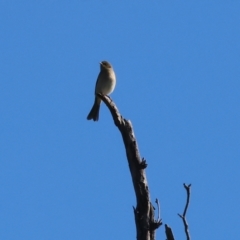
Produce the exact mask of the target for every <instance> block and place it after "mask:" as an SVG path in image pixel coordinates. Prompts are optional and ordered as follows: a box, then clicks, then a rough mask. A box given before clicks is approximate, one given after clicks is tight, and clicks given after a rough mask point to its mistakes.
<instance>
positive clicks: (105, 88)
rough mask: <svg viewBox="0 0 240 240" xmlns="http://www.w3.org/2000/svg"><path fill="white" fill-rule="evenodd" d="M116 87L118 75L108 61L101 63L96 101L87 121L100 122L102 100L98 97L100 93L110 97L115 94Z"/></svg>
mask: <svg viewBox="0 0 240 240" xmlns="http://www.w3.org/2000/svg"><path fill="white" fill-rule="evenodd" d="M115 86H116V75H115V72H114V70H113V67H112V65H111V64H110V63H109V62H108V61H102V62H100V73H99V74H98V77H97V81H96V86H95V100H94V104H93V107H92V109H91V110H90V112H89V114H88V116H87V120H91V119H92V120H93V121H98V119H99V110H100V104H101V99H100V98H99V97H98V96H97V94H98V93H100V94H102V95H108V94H110V93H112V92H113V90H114V88H115Z"/></svg>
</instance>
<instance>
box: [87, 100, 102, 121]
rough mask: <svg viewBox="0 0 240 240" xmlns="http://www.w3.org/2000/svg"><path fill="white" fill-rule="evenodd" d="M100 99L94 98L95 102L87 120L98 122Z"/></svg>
mask: <svg viewBox="0 0 240 240" xmlns="http://www.w3.org/2000/svg"><path fill="white" fill-rule="evenodd" d="M100 104H101V99H100V98H98V97H95V101H94V104H93V107H92V109H91V111H90V113H89V114H88V116H87V120H91V119H93V121H98V119H99V110H100Z"/></svg>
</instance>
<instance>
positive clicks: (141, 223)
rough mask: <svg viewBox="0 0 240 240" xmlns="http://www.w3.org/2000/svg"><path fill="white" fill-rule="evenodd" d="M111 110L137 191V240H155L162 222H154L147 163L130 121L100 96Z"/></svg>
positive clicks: (112, 103)
mask: <svg viewBox="0 0 240 240" xmlns="http://www.w3.org/2000/svg"><path fill="white" fill-rule="evenodd" d="M98 96H99V97H100V98H101V99H102V101H103V102H104V103H105V104H106V105H107V107H108V108H109V110H110V112H111V114H112V117H113V120H114V123H115V125H116V126H117V128H118V129H119V131H120V132H121V135H122V138H123V142H124V145H125V149H126V155H127V160H128V165H129V169H130V173H131V176H132V182H133V186H134V190H135V195H136V201H137V206H136V207H135V208H134V216H135V223H136V229H137V240H154V239H155V230H156V229H157V228H158V227H159V226H160V225H161V224H162V223H161V220H160V219H158V220H157V221H155V220H154V209H153V206H152V204H151V200H150V192H149V187H148V183H147V178H146V173H145V168H146V167H147V163H146V160H145V159H141V157H140V153H139V150H138V146H137V140H136V138H135V136H134V132H133V127H132V124H131V122H130V121H129V120H126V119H125V118H123V117H122V116H121V115H120V113H119V111H118V109H117V107H116V105H115V104H114V102H113V101H112V100H111V98H110V97H108V96H103V95H101V94H98Z"/></svg>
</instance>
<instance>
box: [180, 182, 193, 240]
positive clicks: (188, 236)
mask: <svg viewBox="0 0 240 240" xmlns="http://www.w3.org/2000/svg"><path fill="white" fill-rule="evenodd" d="M183 186H184V188H185V189H186V191H187V201H186V205H185V208H184V211H183V214H182V215H181V214H178V216H179V217H180V218H181V219H182V220H183V224H184V230H185V234H186V237H187V240H190V233H189V228H188V224H187V220H186V214H187V209H188V205H189V201H190V188H191V184H189V185H186V184H185V183H184V184H183Z"/></svg>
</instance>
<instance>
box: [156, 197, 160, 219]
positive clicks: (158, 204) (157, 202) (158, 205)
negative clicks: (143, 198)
mask: <svg viewBox="0 0 240 240" xmlns="http://www.w3.org/2000/svg"><path fill="white" fill-rule="evenodd" d="M155 203H156V204H157V207H158V218H157V222H160V203H159V201H158V199H157V198H156V200H155Z"/></svg>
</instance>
